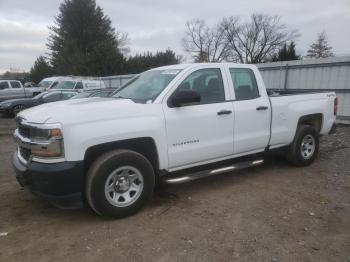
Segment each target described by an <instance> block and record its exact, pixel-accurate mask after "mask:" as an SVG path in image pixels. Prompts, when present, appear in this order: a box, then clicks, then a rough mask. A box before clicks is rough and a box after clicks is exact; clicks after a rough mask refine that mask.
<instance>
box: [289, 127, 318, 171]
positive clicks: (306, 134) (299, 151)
mask: <svg viewBox="0 0 350 262" xmlns="http://www.w3.org/2000/svg"><path fill="white" fill-rule="evenodd" d="M318 148H319V140H318V133H317V131H316V130H315V128H313V127H312V126H308V125H301V126H299V127H298V130H297V132H296V134H295V137H294V140H293V142H292V144H291V145H290V146H289V148H288V152H287V159H288V161H289V162H290V163H291V164H293V165H296V166H307V165H310V164H311V163H312V162H313V161H314V160H315V158H316V157H317V154H318Z"/></svg>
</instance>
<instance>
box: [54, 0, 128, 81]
mask: <svg viewBox="0 0 350 262" xmlns="http://www.w3.org/2000/svg"><path fill="white" fill-rule="evenodd" d="M59 11H60V12H59V14H58V15H57V16H56V17H55V26H52V27H49V29H50V30H51V33H50V36H49V42H48V48H49V50H50V51H51V57H50V62H51V64H52V66H53V68H54V70H55V72H56V73H58V74H70V75H98V76H104V75H110V74H118V73H120V72H122V70H123V63H124V60H125V58H124V56H123V54H122V51H124V52H125V50H126V49H125V48H126V44H127V36H126V35H125V34H122V33H120V32H117V33H116V31H115V29H114V28H113V27H112V26H111V20H110V19H109V18H108V17H107V16H105V15H104V13H103V10H102V9H101V8H100V7H99V6H97V5H96V3H95V1H94V0H64V2H63V3H62V4H61V5H60V8H59ZM120 49H121V50H120Z"/></svg>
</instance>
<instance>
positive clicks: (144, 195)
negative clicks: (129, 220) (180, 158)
mask: <svg viewBox="0 0 350 262" xmlns="http://www.w3.org/2000/svg"><path fill="white" fill-rule="evenodd" d="M123 166H131V167H133V168H136V169H137V170H138V171H140V173H141V175H142V178H143V189H142V190H141V193H140V195H139V196H138V198H137V199H136V200H135V202H133V203H131V204H130V205H128V206H123V207H120V206H115V205H113V204H111V203H110V202H109V200H108V199H107V196H106V194H105V186H106V183H107V179H108V177H109V175H110V174H111V173H112V172H113V171H115V170H117V169H118V168H120V167H123ZM154 185H155V174H154V170H153V167H152V165H151V163H150V162H149V161H148V160H147V159H146V158H145V157H144V156H143V155H141V154H139V153H137V152H134V151H131V150H113V151H110V152H107V153H105V154H103V155H102V156H100V157H99V158H97V159H96V160H95V161H94V162H93V164H92V165H91V167H90V168H89V171H88V173H87V176H86V184H85V194H86V199H87V202H88V203H89V205H90V207H91V208H92V209H93V210H94V211H95V212H96V213H97V214H99V215H102V216H108V217H112V218H122V217H127V216H130V215H133V214H135V213H136V212H138V211H139V210H140V209H141V208H142V207H143V206H144V205H145V204H146V202H147V201H148V200H149V199H150V197H151V196H152V194H153V190H154Z"/></svg>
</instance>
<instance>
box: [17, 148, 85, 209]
mask: <svg viewBox="0 0 350 262" xmlns="http://www.w3.org/2000/svg"><path fill="white" fill-rule="evenodd" d="M12 164H13V167H14V170H15V172H16V179H17V181H18V183H19V184H20V185H21V186H23V187H25V188H26V189H28V190H29V191H30V192H32V193H33V194H35V195H38V196H40V197H42V198H44V199H46V200H48V201H50V202H51V203H53V204H54V205H56V206H58V207H61V208H79V207H82V204H83V201H82V192H83V173H84V167H83V161H76V162H62V163H54V164H51V163H50V164H46V163H38V162H31V163H29V164H28V165H25V164H23V163H22V162H21V161H20V159H19V158H18V156H17V153H14V155H13V160H12Z"/></svg>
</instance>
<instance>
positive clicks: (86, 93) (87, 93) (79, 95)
mask: <svg viewBox="0 0 350 262" xmlns="http://www.w3.org/2000/svg"><path fill="white" fill-rule="evenodd" d="M90 95H91V92H83V93H79V94H77V95H75V96H73V97H72V98H71V99H78V98H86V97H89V96H90Z"/></svg>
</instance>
